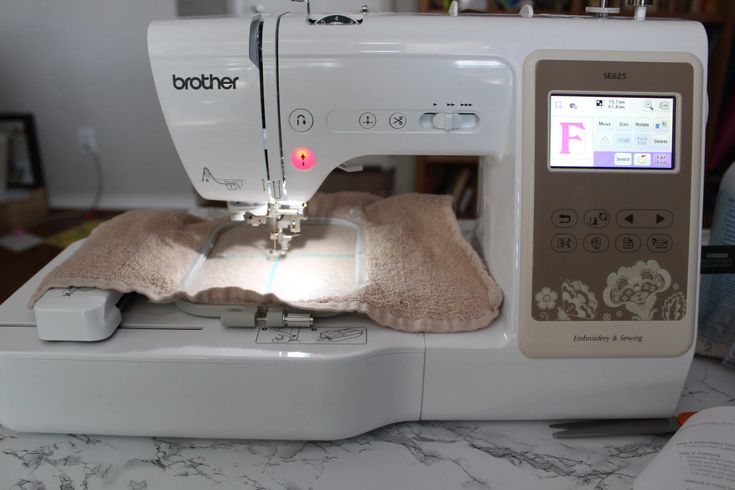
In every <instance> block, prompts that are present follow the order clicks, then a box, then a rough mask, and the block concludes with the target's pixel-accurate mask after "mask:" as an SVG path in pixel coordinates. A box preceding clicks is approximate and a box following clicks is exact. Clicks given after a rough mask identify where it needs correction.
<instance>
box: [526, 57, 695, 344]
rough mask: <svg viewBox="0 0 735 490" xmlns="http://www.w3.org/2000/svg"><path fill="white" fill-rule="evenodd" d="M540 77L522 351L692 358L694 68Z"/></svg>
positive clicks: (580, 69) (612, 64)
mask: <svg viewBox="0 0 735 490" xmlns="http://www.w3.org/2000/svg"><path fill="white" fill-rule="evenodd" d="M535 70H536V72H535V80H536V87H535V118H534V125H535V138H536V139H535V141H536V143H535V151H534V162H533V184H532V191H531V192H532V195H533V219H532V227H531V229H530V230H528V231H529V232H530V233H531V234H532V236H533V240H532V251H531V252H530V256H531V258H532V264H530V270H528V271H527V272H528V273H527V275H526V277H527V279H528V281H529V283H528V284H529V286H530V287H528V288H526V293H525V294H526V296H527V297H526V298H524V300H525V304H526V305H527V309H525V310H524V309H522V311H524V313H525V314H527V315H528V317H527V318H526V320H525V324H524V325H523V326H522V328H521V333H520V336H521V348H522V350H523V351H524V353H526V354H527V355H531V356H534V357H588V356H599V355H610V356H613V355H614V356H621V355H623V356H625V355H628V356H643V355H679V354H681V353H682V352H684V351H685V350H686V349H687V348H689V346H690V345H691V342H692V338H693V329H694V321H693V309H694V304H695V303H694V288H695V284H696V282H695V279H696V278H695V273H694V268H693V267H694V265H695V263H696V257H697V253H696V252H697V250H696V245H694V246H693V244H696V238H693V237H694V234H695V233H696V232H697V230H698V210H699V206H698V202H699V192H698V189H699V184H698V183H699V173H700V168H701V157H700V150H699V148H700V146H699V145H700V141H699V140H700V139H701V138H700V135H699V134H697V131H698V130H697V131H695V129H694V128H700V127H701V126H699V125H698V124H694V117H695V114H699V113H701V105H698V104H700V103H701V101H700V100H699V99H700V98H701V97H697V96H698V95H699V94H698V93H697V91H696V90H695V85H696V82H697V77H698V76H701V75H699V74H698V72H697V66H695V65H693V64H692V63H690V62H687V61H684V60H682V61H681V62H673V61H672V62H659V63H657V62H637V61H629V62H625V61H585V60H541V61H539V62H538V63H537V64H536V68H535ZM700 70H701V68H700ZM569 73H575V77H574V78H573V79H570V77H568V74H569ZM605 73H623V74H625V77H622V78H620V79H615V80H611V79H606V78H605V75H604V74H605ZM700 86H701V85H700ZM697 111H700V112H697Z"/></svg>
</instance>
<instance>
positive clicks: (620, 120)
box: [549, 94, 676, 170]
mask: <svg viewBox="0 0 735 490" xmlns="http://www.w3.org/2000/svg"><path fill="white" fill-rule="evenodd" d="M675 102H676V100H675V98H674V97H649V96H611V95H602V94H584V95H577V94H552V95H551V96H550V100H549V107H550V109H549V167H551V168H604V169H628V170H634V169H635V170H640V169H657V170H671V169H673V168H674V135H675V132H674V121H675V113H676V104H675Z"/></svg>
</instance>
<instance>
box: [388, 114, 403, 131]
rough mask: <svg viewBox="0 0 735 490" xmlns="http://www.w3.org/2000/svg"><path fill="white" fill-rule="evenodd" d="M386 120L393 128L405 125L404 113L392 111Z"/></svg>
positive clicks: (400, 127) (401, 127)
mask: <svg viewBox="0 0 735 490" xmlns="http://www.w3.org/2000/svg"><path fill="white" fill-rule="evenodd" d="M388 122H389V123H390V127H391V128H393V129H403V127H404V126H405V125H406V115H405V114H403V113H401V112H394V113H393V114H391V115H390V118H388Z"/></svg>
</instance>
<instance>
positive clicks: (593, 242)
mask: <svg viewBox="0 0 735 490" xmlns="http://www.w3.org/2000/svg"><path fill="white" fill-rule="evenodd" d="M583 243H584V249H585V250H587V251H588V252H592V253H600V252H604V251H605V250H607V247H608V246H609V245H610V241H609V240H608V239H607V237H606V236H605V235H600V234H599V233H595V234H593V235H587V236H586V237H584V242H583Z"/></svg>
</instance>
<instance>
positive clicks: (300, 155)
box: [291, 146, 316, 171]
mask: <svg viewBox="0 0 735 490" xmlns="http://www.w3.org/2000/svg"><path fill="white" fill-rule="evenodd" d="M291 165H293V166H294V168H296V169H298V170H303V171H307V170H311V167H313V166H314V165H316V155H315V154H314V152H313V151H311V149H310V148H307V147H305V146H302V147H300V148H296V149H295V150H294V151H292V152H291Z"/></svg>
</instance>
